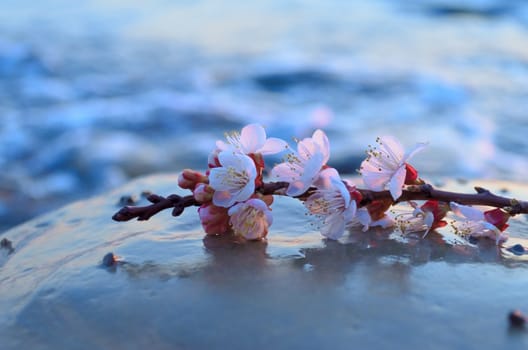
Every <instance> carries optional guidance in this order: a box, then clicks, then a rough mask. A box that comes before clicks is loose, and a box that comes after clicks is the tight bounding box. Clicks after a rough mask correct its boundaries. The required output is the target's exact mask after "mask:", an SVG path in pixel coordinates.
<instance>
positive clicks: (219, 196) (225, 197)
mask: <svg viewBox="0 0 528 350" xmlns="http://www.w3.org/2000/svg"><path fill="white" fill-rule="evenodd" d="M213 204H214V205H216V206H219V207H224V208H229V207H230V206H232V205H233V204H235V198H234V197H233V196H232V195H231V192H229V191H215V193H214V194H213Z"/></svg>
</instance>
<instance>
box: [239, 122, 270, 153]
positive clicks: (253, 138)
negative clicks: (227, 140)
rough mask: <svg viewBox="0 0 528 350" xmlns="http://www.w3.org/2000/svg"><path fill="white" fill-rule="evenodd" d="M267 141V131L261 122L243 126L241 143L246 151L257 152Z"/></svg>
mask: <svg viewBox="0 0 528 350" xmlns="http://www.w3.org/2000/svg"><path fill="white" fill-rule="evenodd" d="M265 142H266V131H265V130H264V128H263V127H262V126H261V125H260V124H249V125H246V126H245V127H243V128H242V131H241V133H240V143H241V144H242V147H243V148H244V149H243V152H244V153H246V154H247V153H256V151H257V150H258V149H259V148H261V147H262V146H264V143H265Z"/></svg>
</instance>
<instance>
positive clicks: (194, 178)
mask: <svg viewBox="0 0 528 350" xmlns="http://www.w3.org/2000/svg"><path fill="white" fill-rule="evenodd" d="M208 181H209V180H208V179H207V176H205V175H204V174H202V173H201V172H199V171H196V170H192V169H184V170H183V171H182V173H181V174H180V175H179V176H178V186H180V187H181V188H184V189H187V190H193V189H194V188H195V187H196V185H197V184H199V183H207V182H208Z"/></svg>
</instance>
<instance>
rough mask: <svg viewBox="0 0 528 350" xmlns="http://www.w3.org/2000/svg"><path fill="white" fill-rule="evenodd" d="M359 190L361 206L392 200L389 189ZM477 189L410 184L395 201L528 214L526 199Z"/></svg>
mask: <svg viewBox="0 0 528 350" xmlns="http://www.w3.org/2000/svg"><path fill="white" fill-rule="evenodd" d="M358 191H359V192H361V195H362V196H363V200H362V201H361V203H360V206H364V205H367V204H369V203H370V202H372V201H375V200H386V199H391V200H392V196H391V193H390V192H389V191H379V192H377V191H371V190H362V189H358ZM475 191H476V192H477V193H475V194H468V193H458V192H449V191H441V190H437V189H435V188H434V187H433V186H431V185H429V184H424V185H418V186H408V189H407V190H403V192H402V195H401V197H400V198H398V200H397V201H396V202H395V203H398V202H406V201H411V200H437V201H439V202H445V203H449V202H457V203H458V204H464V205H486V206H490V207H496V208H504V209H508V212H509V213H510V215H516V214H528V202H526V201H519V200H517V199H514V198H507V197H502V196H497V195H496V194H493V193H492V192H491V191H490V190H488V189H485V188H482V187H475Z"/></svg>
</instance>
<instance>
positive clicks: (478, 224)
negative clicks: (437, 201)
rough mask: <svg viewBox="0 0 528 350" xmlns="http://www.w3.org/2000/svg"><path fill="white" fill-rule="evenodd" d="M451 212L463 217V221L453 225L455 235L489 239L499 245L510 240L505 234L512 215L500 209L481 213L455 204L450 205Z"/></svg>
mask: <svg viewBox="0 0 528 350" xmlns="http://www.w3.org/2000/svg"><path fill="white" fill-rule="evenodd" d="M449 206H450V207H451V210H452V211H453V213H455V215H457V216H459V217H462V218H463V220H461V221H457V222H455V223H453V228H454V229H455V233H457V234H459V235H461V236H464V237H475V238H478V237H487V238H491V239H493V240H495V243H496V244H497V245H498V244H499V243H501V242H504V241H506V240H507V239H508V235H507V234H505V233H504V231H505V230H506V228H508V226H509V225H508V224H507V221H508V219H509V218H510V214H508V213H507V212H505V211H504V210H502V209H500V208H495V209H490V210H487V211H484V212H483V211H480V210H479V209H477V208H473V207H470V206H467V205H461V204H458V203H455V202H451V203H449Z"/></svg>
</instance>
